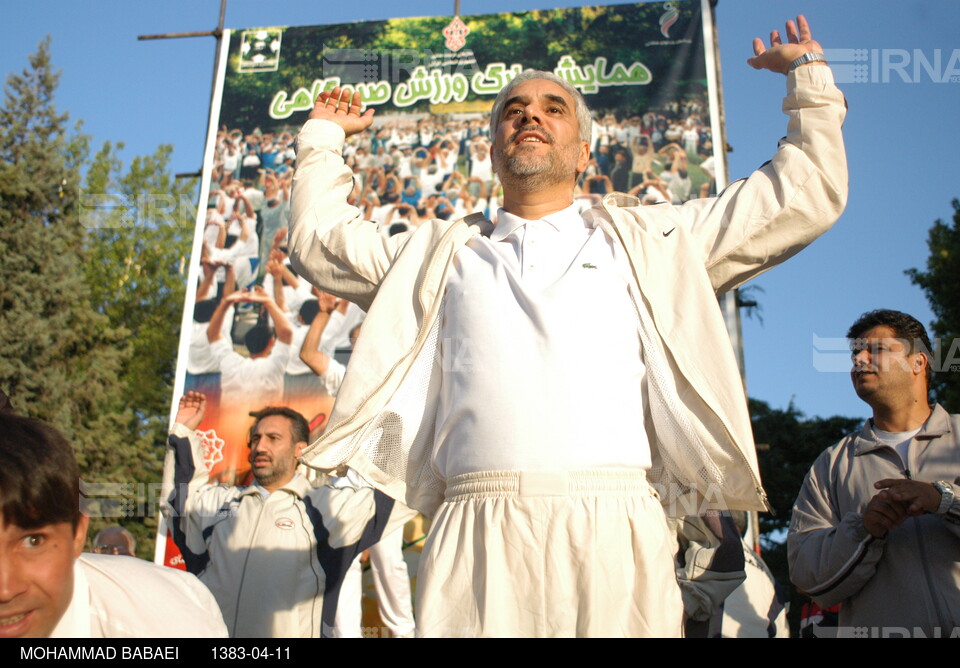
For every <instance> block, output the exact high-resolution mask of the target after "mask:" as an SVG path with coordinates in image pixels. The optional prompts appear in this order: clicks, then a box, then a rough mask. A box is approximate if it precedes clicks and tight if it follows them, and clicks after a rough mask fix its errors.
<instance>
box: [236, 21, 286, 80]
mask: <svg viewBox="0 0 960 668" xmlns="http://www.w3.org/2000/svg"><path fill="white" fill-rule="evenodd" d="M282 36H283V31H282V30H280V29H279V28H259V29H257V30H244V31H243V33H242V34H241V36H240V63H239V65H238V66H237V69H238V70H239V71H240V72H275V71H276V70H277V68H278V67H279V66H280V38H281V37H282Z"/></svg>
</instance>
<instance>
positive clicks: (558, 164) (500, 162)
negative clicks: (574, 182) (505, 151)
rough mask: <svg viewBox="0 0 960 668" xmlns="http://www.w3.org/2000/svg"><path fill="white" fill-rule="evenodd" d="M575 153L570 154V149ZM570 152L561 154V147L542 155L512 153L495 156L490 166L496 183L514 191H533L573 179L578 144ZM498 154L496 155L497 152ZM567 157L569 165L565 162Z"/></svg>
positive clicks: (574, 176)
mask: <svg viewBox="0 0 960 668" xmlns="http://www.w3.org/2000/svg"><path fill="white" fill-rule="evenodd" d="M574 150H575V151H577V153H573V151H574ZM570 153H571V155H570V156H566V155H563V149H561V150H560V151H557V152H551V153H549V154H547V155H545V156H532V155H518V154H517V153H514V154H513V155H510V156H507V157H506V158H497V161H496V164H495V165H494V168H495V171H496V173H497V176H498V177H500V183H501V184H503V186H505V187H506V188H507V189H509V190H513V191H516V192H536V191H538V190H543V189H544V188H546V187H548V186H553V185H556V184H557V183H565V182H567V181H570V180H571V178H574V179H575V178H576V175H575V170H576V167H575V165H576V159H577V157H578V156H579V147H576V146H574V147H573V149H572V150H571V151H570ZM498 155H499V154H498ZM567 158H569V159H570V162H571V163H572V164H570V165H567V164H565V163H567V162H568V161H567Z"/></svg>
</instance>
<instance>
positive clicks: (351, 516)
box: [164, 424, 402, 638]
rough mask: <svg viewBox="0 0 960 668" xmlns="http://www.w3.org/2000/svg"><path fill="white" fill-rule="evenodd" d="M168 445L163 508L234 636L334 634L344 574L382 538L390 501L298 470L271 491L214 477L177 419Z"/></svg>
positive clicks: (195, 439)
mask: <svg viewBox="0 0 960 668" xmlns="http://www.w3.org/2000/svg"><path fill="white" fill-rule="evenodd" d="M169 442H170V446H171V447H172V448H173V450H174V453H175V457H176V467H175V473H174V490H173V492H172V493H171V495H170V499H169V501H168V503H167V504H165V508H164V510H165V512H166V513H167V516H168V517H169V518H170V520H171V528H172V530H173V538H174V542H175V543H176V544H177V547H179V548H180V551H181V553H182V554H183V557H184V561H185V562H186V564H187V570H189V571H190V572H192V573H194V574H196V575H197V576H198V577H199V578H200V581H201V582H203V584H205V585H206V586H207V588H208V589H210V591H211V592H212V593H213V595H214V597H215V598H216V599H217V604H218V605H219V606H220V611H221V612H222V613H223V621H224V623H225V624H226V625H227V631H228V632H229V633H230V637H232V638H318V637H321V636H324V637H330V636H331V635H332V633H333V629H334V621H335V617H336V612H337V603H338V601H339V598H340V585H341V583H342V581H343V576H344V574H345V573H346V571H347V569H348V568H349V567H350V564H351V563H353V560H354V559H355V558H356V557H357V555H359V554H360V553H361V552H362V551H363V550H365V549H367V548H368V547H371V546H373V545H374V544H376V543H377V542H378V541H379V540H380V536H381V535H382V533H383V531H384V529H385V527H386V526H387V523H388V519H389V518H391V517H392V515H391V511H392V509H393V506H394V502H393V499H390V498H387V497H386V496H385V495H383V494H382V493H381V492H379V491H376V490H374V489H372V488H370V487H360V488H353V487H336V488H335V487H332V486H329V485H323V486H320V487H314V486H313V485H312V484H311V483H310V481H309V480H307V479H306V478H305V477H304V476H302V475H300V474H299V473H297V474H295V475H294V477H293V479H292V480H291V481H290V482H289V483H287V484H286V485H284V486H283V487H282V488H280V489H277V490H275V491H274V492H272V493H270V495H269V496H267V497H266V498H264V496H263V495H262V494H261V491H260V490H259V489H258V488H257V487H256V486H254V485H251V486H249V487H228V486H220V485H216V484H210V483H209V481H208V478H209V472H208V471H207V469H206V467H205V466H204V464H203V454H202V450H201V446H200V441H199V438H198V437H197V434H196V432H194V431H191V430H189V429H187V428H186V427H185V426H183V425H182V424H176V425H174V429H173V431H172V432H171V434H170V438H169ZM401 517H402V515H401ZM401 517H394V518H393V519H394V520H395V521H399V520H400V519H401ZM391 526H393V525H391ZM394 528H395V527H394Z"/></svg>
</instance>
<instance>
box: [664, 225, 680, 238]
mask: <svg viewBox="0 0 960 668" xmlns="http://www.w3.org/2000/svg"><path fill="white" fill-rule="evenodd" d="M675 229H677V228H675V227H671V228H670V231H669V232H664V233H663V236H665V237H669V236H670V235H671V234H672V233H673V231H674V230H675Z"/></svg>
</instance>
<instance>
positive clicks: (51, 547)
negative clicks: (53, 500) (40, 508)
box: [0, 515, 89, 638]
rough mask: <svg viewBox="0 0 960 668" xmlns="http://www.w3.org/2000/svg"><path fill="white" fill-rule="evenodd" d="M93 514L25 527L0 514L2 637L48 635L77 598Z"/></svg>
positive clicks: (0, 612)
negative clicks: (77, 567)
mask: <svg viewBox="0 0 960 668" xmlns="http://www.w3.org/2000/svg"><path fill="white" fill-rule="evenodd" d="M88 522H89V519H88V518H87V517H86V516H85V515H81V516H80V520H79V521H78V522H77V527H76V529H74V527H73V525H72V523H71V522H57V523H55V524H47V525H44V526H41V527H37V528H33V529H23V528H21V527H19V526H17V525H15V524H8V523H7V522H6V521H4V520H3V519H0V638H46V637H48V636H49V635H50V634H51V633H52V632H53V629H54V628H56V626H57V622H59V621H60V618H61V617H63V613H64V612H66V610H67V608H68V607H69V605H70V601H71V600H72V598H73V562H74V560H76V558H77V557H79V556H80V553H81V552H82V551H83V544H84V541H85V540H86V536H87V524H88Z"/></svg>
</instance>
